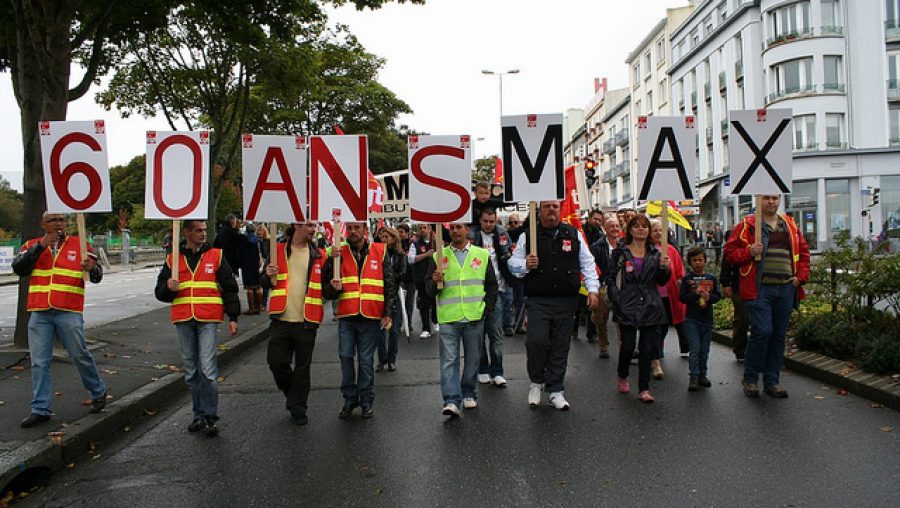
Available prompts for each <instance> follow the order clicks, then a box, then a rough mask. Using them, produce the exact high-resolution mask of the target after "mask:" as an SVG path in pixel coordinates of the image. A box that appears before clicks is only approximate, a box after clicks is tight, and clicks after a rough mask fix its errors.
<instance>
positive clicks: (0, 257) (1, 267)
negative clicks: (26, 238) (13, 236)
mask: <svg viewBox="0 0 900 508" xmlns="http://www.w3.org/2000/svg"><path fill="white" fill-rule="evenodd" d="M15 258H16V252H15V248H13V247H0V273H12V262H13V259H15Z"/></svg>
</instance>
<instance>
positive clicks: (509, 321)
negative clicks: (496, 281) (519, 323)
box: [497, 287, 516, 328]
mask: <svg viewBox="0 0 900 508" xmlns="http://www.w3.org/2000/svg"><path fill="white" fill-rule="evenodd" d="M497 296H498V298H497V305H500V306H501V307H503V328H512V327H514V326H515V323H513V321H515V319H516V316H515V312H514V311H515V309H514V308H513V307H514V306H513V289H512V288H511V287H508V288H506V291H501V292H499V293H498V294H497Z"/></svg>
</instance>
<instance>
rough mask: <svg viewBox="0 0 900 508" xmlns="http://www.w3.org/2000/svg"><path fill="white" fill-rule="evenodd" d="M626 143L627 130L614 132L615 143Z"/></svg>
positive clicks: (620, 144)
mask: <svg viewBox="0 0 900 508" xmlns="http://www.w3.org/2000/svg"><path fill="white" fill-rule="evenodd" d="M627 144H628V131H627V130H621V131H619V132H617V133H616V145H617V146H622V145H627Z"/></svg>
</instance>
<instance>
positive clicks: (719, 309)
mask: <svg viewBox="0 0 900 508" xmlns="http://www.w3.org/2000/svg"><path fill="white" fill-rule="evenodd" d="M733 324H734V303H733V302H732V301H731V299H730V298H723V299H721V300H719V302H718V303H717V304H715V305H713V330H730V329H731V327H732V326H733Z"/></svg>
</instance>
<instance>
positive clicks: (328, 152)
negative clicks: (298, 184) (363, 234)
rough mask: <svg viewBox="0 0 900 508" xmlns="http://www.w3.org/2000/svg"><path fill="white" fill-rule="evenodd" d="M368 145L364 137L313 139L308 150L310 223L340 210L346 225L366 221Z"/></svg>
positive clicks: (348, 136)
mask: <svg viewBox="0 0 900 508" xmlns="http://www.w3.org/2000/svg"><path fill="white" fill-rule="evenodd" d="M368 172H369V145H368V140H367V138H366V136H357V135H339V136H312V137H311V138H310V148H309V173H310V184H311V185H310V197H309V200H310V220H314V221H325V220H328V218H329V217H331V213H332V210H334V209H335V208H337V209H339V210H340V211H341V212H342V213H343V214H344V220H345V221H348V222H362V221H365V220H366V214H367V212H368Z"/></svg>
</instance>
